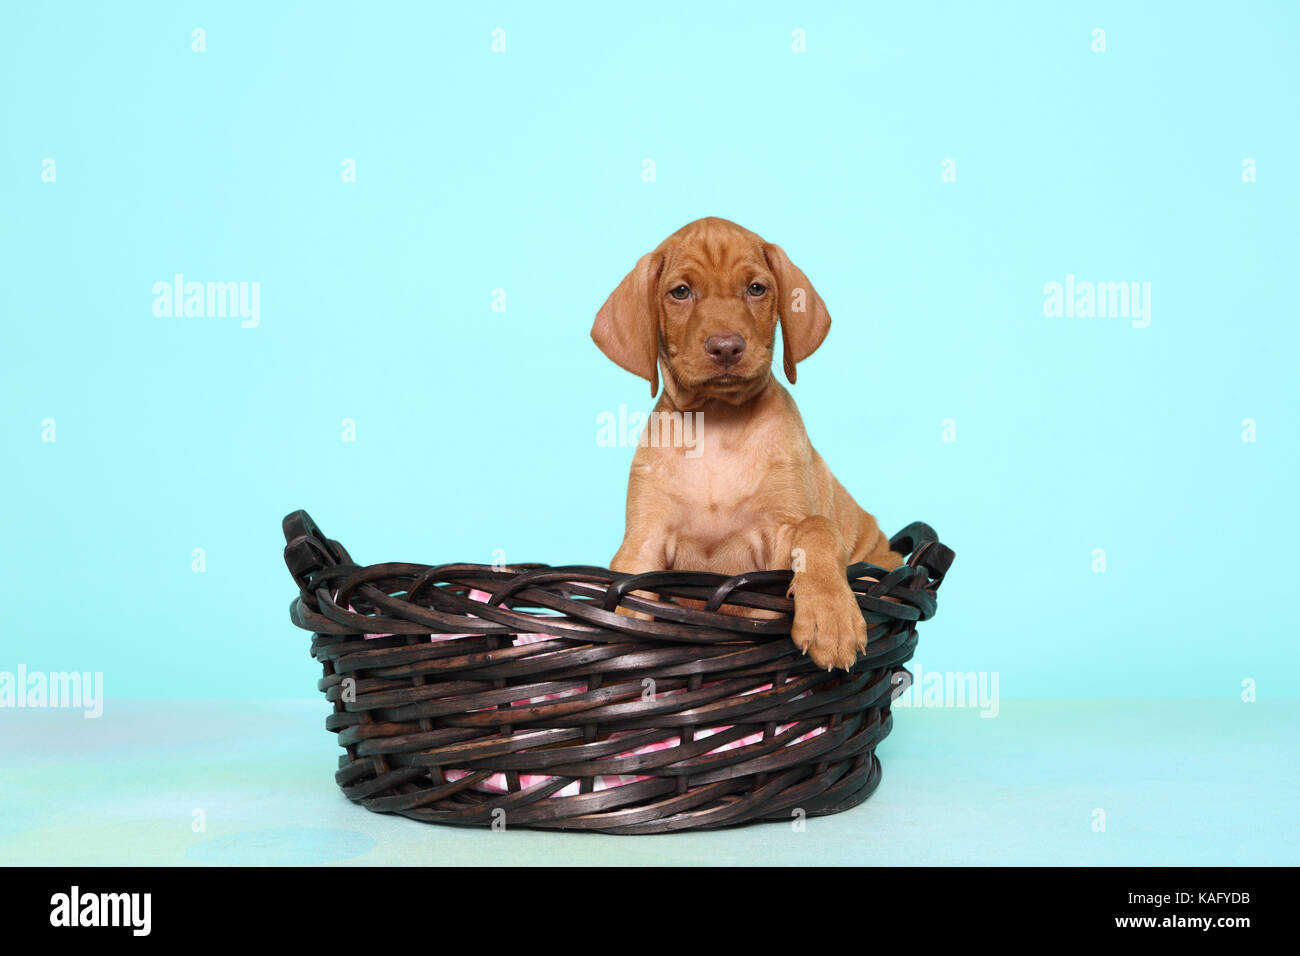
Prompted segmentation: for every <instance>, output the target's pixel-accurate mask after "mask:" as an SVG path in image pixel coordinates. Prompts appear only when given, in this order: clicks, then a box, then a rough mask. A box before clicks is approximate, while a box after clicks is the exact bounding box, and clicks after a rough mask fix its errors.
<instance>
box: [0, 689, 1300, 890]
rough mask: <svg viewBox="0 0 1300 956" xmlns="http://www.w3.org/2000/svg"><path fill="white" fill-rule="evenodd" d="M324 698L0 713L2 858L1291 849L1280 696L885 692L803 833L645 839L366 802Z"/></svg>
mask: <svg viewBox="0 0 1300 956" xmlns="http://www.w3.org/2000/svg"><path fill="white" fill-rule="evenodd" d="M325 713H326V705H325V704H324V703H323V702H322V701H320V700H310V701H274V702H260V701H143V700H142V701H110V702H109V704H108V706H107V707H106V709H105V712H104V714H103V716H102V717H100V718H99V719H97V720H87V719H85V718H83V717H82V716H81V714H80V712H77V711H60V710H0V741H3V745H2V746H3V750H2V752H0V863H4V864H37V865H45V864H71V865H101V864H151V865H152V864H165V865H173V864H277V863H283V864H351V863H356V864H509V865H519V864H589V863H622V864H678V863H681V864H787V863H789V864H867V865H901V864H1047V865H1058V864H1100V865H1111V864H1136V865H1169V864H1187V865H1197V864H1202V865H1226V864H1250V865H1253V864H1287V865H1295V864H1297V863H1300V846H1298V843H1297V833H1296V831H1297V822H1298V821H1300V772H1298V758H1297V740H1298V739H1300V701H1296V700H1287V701H1273V702H1267V703H1266V702H1260V703H1253V704H1246V703H1241V702H1239V701H1233V700H1227V701H1224V700H1144V701H1131V700H1067V701H1030V700H1022V701H1016V700H1012V701H1003V702H1002V704H1001V709H1000V712H999V713H998V715H997V716H996V717H995V718H993V719H988V718H982V717H981V716H980V713H979V711H978V710H974V709H970V710H966V709H924V708H909V709H901V708H900V709H896V711H895V728H894V732H893V733H892V734H891V735H890V737H889V738H888V739H887V740H886V741H885V742H884V744H883V745H882V746H881V748H880V750H879V755H880V757H881V760H882V762H883V764H884V770H885V773H884V780H883V782H882V783H881V786H880V789H879V790H877V791H876V793H875V795H874V796H873V797H872V798H871V799H870V800H868V801H867V802H866V803H865V804H863V805H862V806H860V807H858V808H857V809H855V810H851V811H849V812H847V813H843V814H839V815H837V816H832V817H818V818H812V819H810V820H808V821H807V826H806V828H805V829H804V830H803V832H796V830H795V828H794V827H793V826H792V825H790V824H785V823H775V824H764V825H758V826H752V827H747V828H743V829H737V830H729V831H716V832H709V833H685V834H672V835H666V836H646V837H612V836H602V835H592V834H566V833H546V832H534V831H527V830H522V829H514V830H512V829H509V828H507V829H506V830H505V831H504V832H492V831H490V830H487V829H473V830H468V829H459V828H452V827H442V826H432V825H428V824H422V823H417V822H415V821H411V820H405V819H402V818H399V817H391V816H381V815H379V814H373V813H369V812H367V811H365V810H363V809H361V808H360V807H357V806H355V805H353V804H351V803H349V802H348V801H347V800H346V799H344V797H343V796H342V795H341V794H340V793H339V791H338V789H337V788H336V787H335V785H334V781H333V770H334V768H335V766H336V754H337V752H338V750H337V748H336V746H335V744H334V737H333V735H332V734H330V733H328V732H327V731H326V730H325V729H324V718H325ZM196 810H201V811H202V812H203V818H204V821H205V824H206V829H205V830H202V831H200V832H196V830H195V821H196V819H197V818H196V815H195V811H196ZM1098 811H1102V812H1104V824H1105V829H1104V831H1098V830H1096V829H1094V827H1095V822H1094V821H1095V820H1100V817H1099V816H1098Z"/></svg>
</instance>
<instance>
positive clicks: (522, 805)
mask: <svg viewBox="0 0 1300 956" xmlns="http://www.w3.org/2000/svg"><path fill="white" fill-rule="evenodd" d="M284 533H285V538H286V539H287V541H288V544H287V545H286V547H285V552H284V556H285V563H286V564H287V565H288V566H289V570H290V572H291V573H292V574H293V576H294V579H295V580H296V581H297V583H298V586H299V589H300V593H299V596H298V597H297V598H296V599H295V600H294V602H293V605H292V607H291V609H290V617H291V618H292V620H293V622H294V624H296V625H298V626H299V627H301V628H303V629H305V630H308V631H312V632H313V633H314V637H313V640H312V645H311V653H312V656H313V657H315V658H316V659H317V660H319V661H321V662H322V663H323V664H324V666H325V676H324V677H323V678H322V679H321V681H320V684H319V686H320V689H321V690H322V691H324V693H325V696H326V698H327V699H328V700H330V701H331V702H333V704H334V713H333V714H331V715H330V717H329V719H328V720H327V722H326V727H327V728H328V729H329V730H332V731H334V732H335V733H337V734H338V740H339V744H340V745H341V746H342V747H343V748H344V749H345V750H346V751H347V753H346V755H345V756H342V757H340V758H339V770H338V773H337V774H336V775H335V779H336V780H337V781H338V784H339V786H340V787H341V788H342V789H343V792H344V794H346V795H347V797H348V799H350V800H354V801H356V802H357V803H360V804H361V805H362V806H364V807H366V808H367V809H368V810H374V811H377V812H381V813H398V814H401V815H403V816H407V817H411V818H413V819H416V820H425V821H430V822H435V823H455V824H469V825H479V826H485V825H487V826H491V825H494V824H495V825H498V826H500V825H506V826H512V827H513V826H520V827H541V828H548V829H568V830H598V831H603V832H606V833H659V832H664V831H670V830H685V829H700V828H712V827H723V826H731V825H733V824H737V823H745V822H749V821H753V820H787V821H789V820H791V819H792V818H794V817H797V816H798V815H799V814H800V813H801V812H802V813H804V814H806V815H809V816H813V815H819V814H827V813H836V812H839V811H841V810H846V809H848V808H849V807H852V806H855V805H857V804H858V803H861V802H862V801H863V800H865V799H866V798H867V797H868V796H870V795H871V792H872V791H873V790H874V789H875V788H876V785H877V784H878V783H879V782H880V761H879V760H878V759H877V758H876V755H875V747H876V745H877V744H878V743H879V742H880V741H881V740H883V739H884V738H885V736H886V735H887V734H888V733H889V730H890V728H891V726H892V717H891V716H890V711H889V704H890V700H891V691H892V690H893V687H894V683H895V681H894V677H895V675H896V674H898V673H899V672H901V671H902V670H903V663H904V662H905V661H907V660H908V659H909V658H910V657H911V656H912V651H913V649H914V648H915V647H916V624H917V622H918V621H924V620H927V619H928V618H930V617H931V616H932V615H933V614H934V612H935V603H936V601H935V592H936V591H937V589H938V587H939V584H940V582H941V581H942V580H943V576H944V574H945V573H946V572H947V570H948V567H949V565H950V564H951V563H952V559H953V553H952V551H951V550H949V549H948V548H947V547H945V546H944V545H942V544H940V543H939V541H938V539H937V537H936V536H935V533H934V531H933V530H932V529H931V528H929V527H928V526H927V525H924V524H921V523H919V522H918V523H915V524H911V525H909V526H908V527H906V528H904V529H903V530H902V531H901V532H899V533H898V534H896V535H895V536H894V537H893V539H892V540H891V546H892V547H893V549H894V550H895V551H897V552H899V553H900V554H904V555H907V556H908V559H907V563H906V564H904V565H903V566H902V567H901V568H898V569H897V570H894V571H890V572H885V571H883V570H882V569H880V568H874V567H872V566H870V565H865V564H857V565H853V566H852V567H850V568H849V569H848V576H849V578H850V580H851V583H852V586H853V590H854V591H855V593H856V594H857V598H858V604H859V605H860V606H861V608H862V614H863V616H864V618H865V619H866V621H867V625H868V628H869V631H868V636H869V642H868V645H867V651H866V653H865V654H862V655H860V656H859V657H858V660H857V663H856V664H855V665H854V667H853V669H852V671H851V672H848V673H846V672H844V671H836V672H834V673H827V672H825V671H822V670H819V669H818V668H816V667H815V666H814V665H813V664H812V662H811V661H810V660H809V659H808V658H807V657H805V656H803V655H801V654H800V653H799V651H798V650H797V649H796V648H795V646H794V645H793V643H792V642H791V641H790V637H789V626H790V617H789V615H790V612H791V610H792V602H791V601H790V600H789V599H787V598H786V597H785V592H786V588H787V586H788V584H789V581H790V574H791V573H790V572H789V571H762V572H756V573H751V574H745V575H741V576H738V577H733V578H727V577H725V576H723V575H720V574H703V573H693V572H686V571H669V572H658V573H654V574H644V575H638V576H635V577H634V576H630V575H626V574H618V573H615V572H613V571H609V570H606V569H604V568H596V567H548V566H545V565H515V566H512V567H502V568H497V567H492V566H489V565H480V564H447V565H441V566H438V567H429V566H428V565H423V564H402V563H390V564H374V565H370V566H369V567H361V566H358V565H356V564H354V563H353V562H352V559H351V558H350V557H349V556H348V553H347V551H345V550H344V549H343V547H342V546H341V545H340V544H339V543H338V542H337V541H331V540H328V539H326V538H325V537H324V535H322V534H321V532H320V529H319V528H318V527H317V526H316V524H315V522H313V521H312V520H311V518H310V517H309V516H308V515H307V513H306V512H304V511H298V512H295V513H294V514H291V515H289V516H288V517H286V518H285V519H284ZM634 590H640V592H641V594H644V593H645V592H646V591H647V590H648V591H651V592H654V593H655V594H656V595H657V600H656V599H651V598H648V597H642V596H640V594H633V593H632V592H633V591H634ZM474 592H478V594H477V597H478V599H477V600H476V599H475V598H474V597H471V594H473V593H474ZM488 594H490V598H487V600H483V598H485V597H487V595H488ZM675 598H683V599H694V601H695V602H701V601H703V602H705V606H704V607H703V608H700V609H696V608H695V607H687V606H683V605H681V604H678V603H676V602H675V601H674V599H675ZM729 605H730V606H737V607H748V608H763V609H766V610H769V611H775V612H779V616H778V617H776V618H774V619H767V620H761V619H755V618H752V617H742V616H738V615H735V614H727V613H723V611H722V609H723V608H724V607H726V606H729ZM620 606H621V607H623V608H625V609H627V610H634V611H640V612H643V613H648V614H651V615H653V616H654V620H643V619H641V618H635V617H629V616H627V615H624V614H616V613H615V608H617V607H620ZM363 635H369V636H363ZM373 635H381V636H378V637H376V636H373ZM439 635H459V636H455V637H450V638H446V639H443V638H440V637H439ZM516 635H519V636H521V637H520V639H519V640H516ZM523 640H528V641H530V643H523V642H522V641H523Z"/></svg>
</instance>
